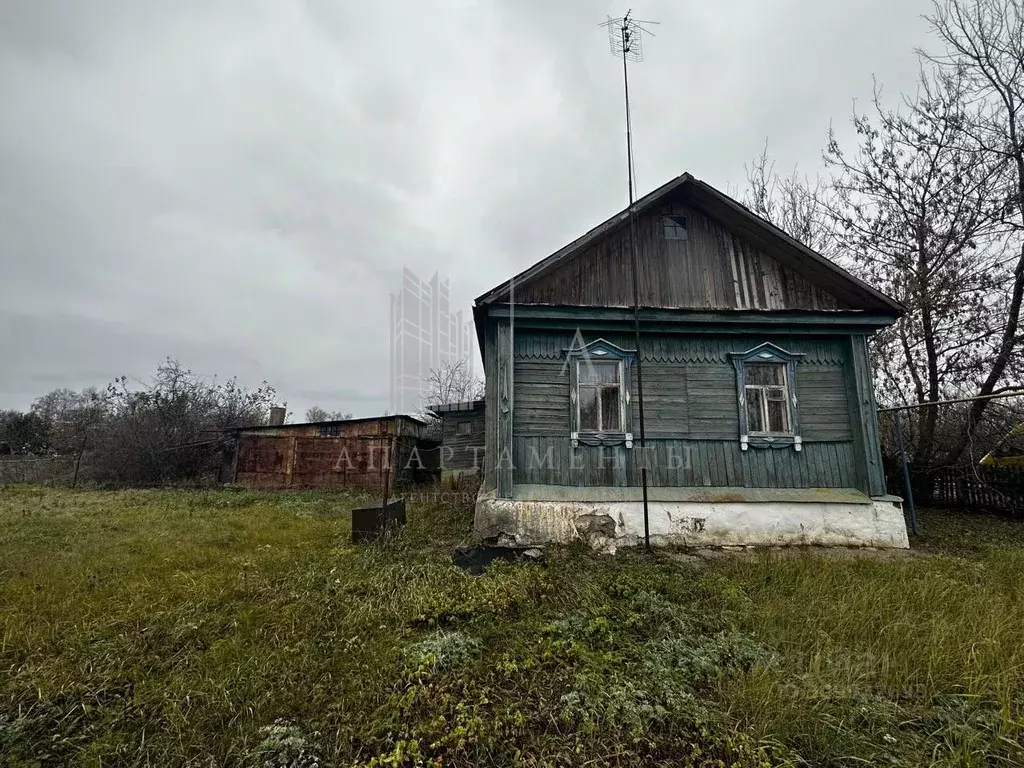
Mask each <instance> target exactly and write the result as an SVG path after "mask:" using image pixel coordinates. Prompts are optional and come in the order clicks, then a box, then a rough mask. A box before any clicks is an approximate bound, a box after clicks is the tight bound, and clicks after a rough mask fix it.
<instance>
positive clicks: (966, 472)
mask: <svg viewBox="0 0 1024 768" xmlns="http://www.w3.org/2000/svg"><path fill="white" fill-rule="evenodd" d="M914 486H915V490H916V489H920V491H923V493H920V497H918V496H917V494H915V498H916V499H917V502H918V504H932V505H935V506H943V507H958V508H961V509H965V510H970V511H978V512H996V513H999V514H1004V515H1011V516H1013V517H1024V470H1022V469H1016V468H1000V467H981V466H976V467H946V468H943V469H938V470H933V471H932V472H929V473H928V475H927V476H926V477H915V478H914Z"/></svg>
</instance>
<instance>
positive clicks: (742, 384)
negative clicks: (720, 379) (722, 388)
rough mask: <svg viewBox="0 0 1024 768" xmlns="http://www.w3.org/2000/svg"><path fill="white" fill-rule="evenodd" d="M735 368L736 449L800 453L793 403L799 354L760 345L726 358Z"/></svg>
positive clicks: (768, 344)
mask: <svg viewBox="0 0 1024 768" xmlns="http://www.w3.org/2000/svg"><path fill="white" fill-rule="evenodd" d="M730 357H732V361H733V365H734V366H735V367H736V399H737V401H738V403H739V433H740V434H739V438H740V449H741V450H744V451H745V450H747V449H748V448H750V447H754V448H783V447H785V446H789V445H791V446H793V449H794V450H796V451H800V450H802V449H803V438H802V437H801V436H800V423H799V418H798V417H799V412H798V409H797V401H796V362H797V360H798V359H800V358H801V357H803V355H802V354H801V353H798V352H797V353H794V352H787V351H786V350H784V349H782V348H781V347H777V346H775V345H774V344H771V343H767V342H766V343H764V344H761V345H760V346H757V347H754V348H753V349H751V350H748V351H746V352H734V353H732V354H731V355H730Z"/></svg>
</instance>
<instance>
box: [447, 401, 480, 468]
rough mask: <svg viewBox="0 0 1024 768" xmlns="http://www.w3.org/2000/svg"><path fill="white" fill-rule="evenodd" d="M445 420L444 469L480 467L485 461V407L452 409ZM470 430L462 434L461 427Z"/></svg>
mask: <svg viewBox="0 0 1024 768" xmlns="http://www.w3.org/2000/svg"><path fill="white" fill-rule="evenodd" d="M442 422H443V425H444V426H443V438H442V441H443V442H442V444H443V446H444V447H443V454H442V461H443V467H442V469H443V470H445V471H447V470H466V469H480V468H482V467H483V462H484V409H483V407H480V408H474V409H473V410H469V411H451V412H449V413H445V414H444V416H443V419H442ZM462 425H468V430H469V431H468V432H464V433H461V434H460V427H461V428H462V429H463V430H465V429H467V427H464V426H462Z"/></svg>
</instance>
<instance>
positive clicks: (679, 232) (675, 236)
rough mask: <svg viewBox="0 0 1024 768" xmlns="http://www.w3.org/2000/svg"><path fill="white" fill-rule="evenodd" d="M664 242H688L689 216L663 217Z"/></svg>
mask: <svg viewBox="0 0 1024 768" xmlns="http://www.w3.org/2000/svg"><path fill="white" fill-rule="evenodd" d="M662 224H663V225H664V227H665V239H666V240H689V239H690V236H689V229H690V217H689V216H665V217H663V218H662Z"/></svg>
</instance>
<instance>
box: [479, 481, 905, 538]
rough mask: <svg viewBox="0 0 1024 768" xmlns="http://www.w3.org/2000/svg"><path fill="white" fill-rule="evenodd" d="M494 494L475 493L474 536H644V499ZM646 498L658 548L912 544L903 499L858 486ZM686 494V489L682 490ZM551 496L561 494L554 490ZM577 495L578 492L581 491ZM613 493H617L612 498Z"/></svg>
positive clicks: (722, 491)
mask: <svg viewBox="0 0 1024 768" xmlns="http://www.w3.org/2000/svg"><path fill="white" fill-rule="evenodd" d="M587 490H588V491H590V493H587V494H586V496H589V497H590V498H588V499H586V500H572V499H539V498H522V496H526V497H530V496H537V495H538V494H537V493H536V492H534V493H523V494H518V495H519V496H521V497H520V498H516V499H498V498H496V497H495V494H494V492H493V491H489V492H481V494H480V496H479V497H478V498H477V504H476V520H475V528H476V533H477V535H479V536H480V537H481V538H483V539H485V540H488V541H494V542H496V543H498V544H499V545H505V546H519V547H526V546H535V545H542V544H549V543H557V544H568V543H570V542H572V541H575V540H584V541H586V542H587V543H589V544H590V545H591V546H592V547H593V548H594V549H596V550H599V551H608V552H614V551H615V549H616V548H617V547H621V546H635V545H638V544H643V541H644V511H643V502H642V501H639V500H636V499H624V498H621V497H622V496H624V495H625V494H621V493H619V494H616V493H614V490H618V489H609V491H610V492H609V493H608V494H607V495H608V496H610V497H611V499H610V500H598V499H596V498H594V496H600V495H601V494H600V493H597V494H595V493H593V491H595V490H598V489H587ZM658 490H663V491H664V490H669V491H677V493H653V494H652V495H653V496H655V497H657V498H656V499H652V500H650V501H649V503H648V509H649V518H650V532H651V544H653V545H657V546H687V547H708V546H712V547H713V546H780V545H781V546H811V545H814V546H840V547H897V548H903V549H906V548H908V547H909V546H910V543H909V541H908V539H907V528H906V524H905V523H904V520H903V510H902V505H901V502H902V499H900V498H898V497H894V496H886V497H882V498H877V499H871V498H869V497H867V496H865V495H864V494H861V493H859V492H857V491H850V490H838V491H834V492H833V491H828V490H812V491H806V490H804V489H792V492H791V493H788V494H787V493H785V492H784V491H777V492H773V493H759V492H757V491H751V490H748V489H705V490H704V491H702V492H696V491H695V489H652V491H658ZM688 490H689V491H691V492H690V493H687V492H686V491H688ZM551 495H552V496H557V495H561V494H559V493H552V494H551ZM581 495H583V494H581ZM616 496H619V497H620V498H619V499H617V498H615V497H616Z"/></svg>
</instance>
